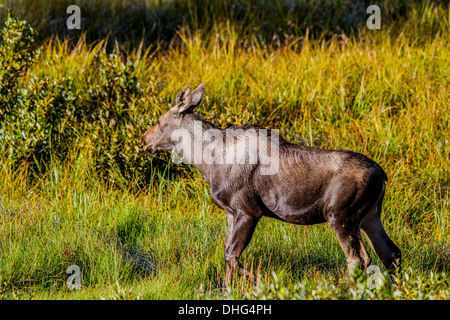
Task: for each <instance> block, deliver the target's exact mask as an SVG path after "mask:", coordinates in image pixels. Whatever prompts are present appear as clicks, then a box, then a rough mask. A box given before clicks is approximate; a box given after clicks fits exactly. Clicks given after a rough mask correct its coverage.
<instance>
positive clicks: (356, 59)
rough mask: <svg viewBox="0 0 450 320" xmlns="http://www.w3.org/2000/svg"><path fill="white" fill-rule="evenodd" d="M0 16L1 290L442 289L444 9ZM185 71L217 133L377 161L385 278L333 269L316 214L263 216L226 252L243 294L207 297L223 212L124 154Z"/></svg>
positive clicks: (14, 294) (90, 293) (219, 263)
mask: <svg viewBox="0 0 450 320" xmlns="http://www.w3.org/2000/svg"><path fill="white" fill-rule="evenodd" d="M72 4H75V5H78V6H79V7H80V9H81V29H80V30H68V29H67V26H66V20H67V18H68V17H69V15H70V14H67V13H66V9H67V7H68V6H69V5H72ZM371 4H377V5H379V7H380V8H381V29H380V30H370V29H368V28H367V26H366V21H367V19H368V17H369V15H370V14H367V13H366V9H367V7H368V6H369V5H371ZM0 23H1V34H0V154H1V155H0V177H1V178H0V298H2V299H30V298H31V299H103V298H104V299H223V298H238V299H241V298H249V299H263V298H270V299H448V298H449V296H450V289H449V282H450V281H449V280H448V278H446V275H445V274H446V273H448V272H449V266H450V243H449V223H450V219H449V211H450V210H449V209H450V200H449V178H450V171H449V168H450V166H449V154H450V145H449V139H450V131H449V111H450V110H449V105H450V94H449V93H450V81H449V75H450V54H449V53H450V50H449V49H450V47H449V46H450V6H449V3H448V1H438V0H435V1H433V0H428V1H416V0H410V1H408V0H393V1H383V2H377V3H372V2H371V1H358V0H356V1H355V0H353V1H350V0H336V1H332V0H296V1H286V0H277V1H266V0H247V1H244V0H238V1H229V0H219V1H206V0H195V1H194V0H188V1H180V0H159V1H156V0H126V1H119V0H110V1H107V0H89V1H88V0H71V1H63V0H45V1H44V0H35V1H33V0H0ZM201 81H205V83H206V97H205V98H204V100H203V102H202V104H201V106H200V107H199V108H198V112H199V113H201V114H202V115H203V116H204V117H205V118H207V119H208V120H210V121H211V122H213V123H214V124H216V125H217V126H220V127H222V128H225V127H227V126H229V125H232V124H242V123H248V122H252V123H254V124H258V125H262V126H266V127H271V128H277V129H280V132H281V133H282V135H283V136H284V137H285V138H286V139H287V140H289V141H291V142H297V143H302V144H305V145H312V146H318V147H324V148H334V149H351V150H354V151H358V152H361V153H364V154H366V155H368V156H369V157H371V158H373V159H374V160H375V161H377V162H378V163H379V164H380V165H381V166H382V167H383V168H384V169H385V171H386V172H387V174H388V177H389V183H388V187H387V192H386V197H385V202H384V212H383V222H384V224H385V227H386V228H387V230H388V233H389V234H390V236H391V237H392V239H394V241H395V242H396V243H397V244H398V246H399V247H400V248H401V249H402V251H403V261H404V264H403V269H402V271H400V272H398V273H397V275H396V276H395V277H393V278H389V277H385V278H384V281H383V282H382V283H380V284H379V285H378V286H375V288H372V286H370V285H369V284H370V281H372V280H373V279H371V278H370V275H367V274H366V273H364V272H361V273H357V274H355V275H354V276H353V277H352V278H349V279H345V278H344V277H343V274H344V272H345V265H346V263H345V257H344V254H343V253H342V250H341V249H340V247H339V244H338V242H337V240H336V237H335V235H334V233H333V231H332V230H331V228H330V227H329V226H328V225H326V224H323V225H314V226H295V225H290V224H286V223H281V222H278V221H275V220H269V219H263V220H262V221H261V222H260V224H259V225H258V227H257V229H256V232H255V235H254V236H253V239H252V242H251V243H250V245H249V247H248V248H247V249H246V251H245V252H244V255H243V258H242V260H243V263H244V264H245V265H246V266H248V267H250V268H251V269H252V270H254V272H256V273H257V274H258V276H259V278H260V282H259V284H258V286H256V287H253V288H252V287H251V286H250V284H249V283H247V282H245V281H244V280H243V279H239V278H238V280H237V281H235V283H234V284H233V285H232V286H231V287H230V288H228V289H227V290H222V288H221V283H222V277H223V272H224V262H223V238H224V234H225V225H226V222H225V215H224V213H223V212H222V211H221V210H220V209H219V208H217V207H216V206H215V205H214V204H213V203H212V201H211V199H210V197H209V190H208V186H207V185H206V183H205V182H204V181H203V180H202V178H201V176H200V175H199V174H198V172H197V171H196V170H195V169H193V168H192V167H189V166H186V165H179V166H178V165H174V164H173V163H171V161H170V155H168V154H160V155H153V156H152V155H149V154H146V153H144V152H142V151H140V150H139V147H138V146H139V143H140V136H141V134H142V133H143V132H144V131H145V130H146V129H147V128H148V127H149V126H150V125H151V124H152V123H155V120H156V119H157V117H158V116H159V115H161V114H162V113H164V112H165V111H166V110H167V109H168V108H169V106H170V103H171V102H172V100H173V98H174V96H175V95H176V93H177V92H178V90H180V89H181V88H182V87H184V86H186V85H190V86H191V87H194V86H196V85H198V84H199V83H200V82H201ZM371 255H372V258H373V264H374V265H378V266H380V268H381V270H382V271H383V270H384V267H382V264H381V262H380V260H379V259H378V258H377V257H376V256H375V255H374V254H373V252H371ZM70 265H77V266H79V267H80V269H81V272H82V287H81V289H79V290H69V288H67V286H66V281H67V279H68V277H69V274H67V273H66V270H67V268H68V267H69V266H70Z"/></svg>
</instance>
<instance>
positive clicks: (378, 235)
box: [361, 206, 402, 272]
mask: <svg viewBox="0 0 450 320" xmlns="http://www.w3.org/2000/svg"><path fill="white" fill-rule="evenodd" d="M380 209H381V208H379V207H378V206H374V207H373V208H371V209H370V211H369V212H368V213H367V215H366V216H365V217H364V219H363V220H362V222H361V231H362V233H363V234H364V236H365V237H366V239H367V241H368V242H369V244H370V246H371V247H372V249H373V251H375V253H376V254H377V255H378V256H379V257H380V259H381V261H383V264H384V266H385V267H386V268H387V269H388V271H389V272H392V271H394V270H395V268H396V267H400V262H401V255H402V254H401V251H400V249H399V248H398V247H397V246H396V245H395V244H394V242H393V241H392V240H391V239H390V238H389V236H388V235H387V233H386V231H385V230H384V228H383V225H382V223H381V218H380Z"/></svg>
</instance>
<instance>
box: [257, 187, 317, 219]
mask: <svg viewBox="0 0 450 320" xmlns="http://www.w3.org/2000/svg"><path fill="white" fill-rule="evenodd" d="M261 200H262V202H263V204H264V205H263V207H264V210H263V214H264V215H265V216H267V217H271V218H275V219H278V220H282V221H285V222H289V223H294V224H301V225H309V224H316V223H323V222H326V219H325V218H324V215H323V210H322V203H323V202H322V197H321V196H320V195H314V194H310V193H307V192H306V193H301V192H295V193H293V192H292V190H291V192H285V193H280V192H276V190H272V192H269V193H267V194H266V195H264V196H263V197H262V198H261Z"/></svg>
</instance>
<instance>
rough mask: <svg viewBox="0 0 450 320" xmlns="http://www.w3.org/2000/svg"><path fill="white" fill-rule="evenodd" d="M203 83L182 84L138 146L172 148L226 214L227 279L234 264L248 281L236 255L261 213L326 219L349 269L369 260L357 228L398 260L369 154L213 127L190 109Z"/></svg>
mask: <svg viewBox="0 0 450 320" xmlns="http://www.w3.org/2000/svg"><path fill="white" fill-rule="evenodd" d="M204 88H205V85H204V83H203V82H202V83H201V84H200V85H199V86H198V87H197V88H196V89H195V90H194V91H192V92H191V90H190V88H189V87H185V88H184V89H182V90H181V91H180V92H179V93H178V95H177V96H176V98H175V101H174V102H173V104H172V107H171V108H170V110H169V111H167V112H166V113H165V114H164V115H162V116H161V117H160V118H159V120H158V124H157V125H156V126H153V127H151V128H150V129H148V130H147V132H146V133H145V134H144V135H143V136H142V141H141V147H142V148H143V149H144V150H145V151H148V152H150V153H154V152H157V151H160V150H172V151H176V152H177V153H178V154H179V155H180V156H182V157H183V158H184V159H185V161H187V162H188V163H191V164H193V165H194V166H195V167H196V168H197V169H198V170H199V171H200V172H201V173H202V174H203V177H204V178H205V180H206V181H207V182H208V184H209V185H210V192H211V196H212V199H213V200H214V202H215V203H216V204H217V205H218V206H219V207H221V208H222V209H223V210H224V211H225V213H226V216H227V231H226V236H225V241H224V245H225V269H226V270H225V272H226V282H227V283H229V282H230V281H231V280H232V277H233V274H234V273H235V272H237V273H238V274H240V275H243V276H244V277H246V278H247V279H249V280H250V281H255V277H254V276H253V275H252V274H251V273H250V272H249V271H247V270H246V269H245V268H244V267H243V266H242V265H241V264H240V262H239V257H240V256H241V254H242V252H243V250H244V249H245V248H246V246H247V245H248V243H249V242H250V239H251V237H252V234H253V231H254V230H255V227H256V225H257V223H258V221H259V219H260V218H261V217H262V216H267V217H272V218H276V219H279V220H282V221H285V222H289V223H294V224H301V225H308V224H316V223H323V222H328V223H329V225H330V226H331V227H332V228H333V230H334V231H335V233H336V236H337V238H338V240H339V243H340V245H341V247H342V249H343V251H344V253H345V255H346V258H347V262H348V265H349V270H350V267H351V266H352V265H353V264H354V263H355V262H359V263H360V266H361V267H362V268H366V267H367V266H368V265H369V264H370V262H371V258H370V255H369V254H368V252H367V251H366V248H365V247H364V243H363V242H362V239H361V233H362V234H363V235H364V236H365V237H366V239H367V241H368V243H369V244H370V246H371V248H372V249H373V250H374V251H375V253H376V254H377V255H378V256H379V257H380V259H381V260H382V261H383V264H384V265H385V266H386V268H387V269H388V270H389V271H392V270H393V269H394V268H395V267H396V266H399V264H400V259H401V251H400V250H399V249H398V247H397V246H396V245H395V244H394V243H393V242H392V240H391V239H390V238H389V236H388V235H387V234H386V232H385V230H384V228H383V225H382V224H381V219H380V214H381V207H382V203H383V197H384V192H385V182H386V181H387V177H386V174H385V172H384V171H383V169H382V168H381V167H380V166H379V165H378V164H377V163H376V162H375V161H373V160H371V159H369V158H368V157H366V156H364V155H362V154H360V153H356V152H352V151H348V150H326V149H319V148H311V147H306V146H300V145H296V144H292V143H289V142H286V141H285V140H283V139H282V138H281V137H279V136H278V133H277V132H276V131H275V130H268V129H265V128H261V127H257V126H253V125H244V126H236V127H231V128H228V129H219V128H216V127H214V126H213V125H212V124H210V123H208V122H207V121H205V120H204V119H202V118H201V117H200V116H199V115H198V114H196V113H194V111H193V110H194V108H195V107H196V106H198V105H199V104H200V102H201V99H202V97H203V92H204Z"/></svg>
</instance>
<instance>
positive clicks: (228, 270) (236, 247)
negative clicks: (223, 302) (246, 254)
mask: <svg viewBox="0 0 450 320" xmlns="http://www.w3.org/2000/svg"><path fill="white" fill-rule="evenodd" d="M231 217H233V216H231V215H230V214H228V213H227V221H228V228H229V229H230V226H231V232H230V230H227V235H226V237H225V246H226V247H225V285H226V286H228V285H229V284H231V282H232V280H233V275H234V273H236V272H237V273H238V274H240V275H242V276H244V277H245V278H246V279H247V280H249V281H251V282H252V283H253V284H254V283H255V282H256V279H255V277H254V275H253V274H251V273H250V272H249V271H248V270H246V269H245V268H244V267H243V266H242V265H241V263H240V262H239V257H240V256H241V254H242V252H243V251H244V249H245V248H246V247H247V245H248V244H249V242H250V239H251V238H252V235H253V231H255V227H256V225H257V224H258V221H259V218H256V217H253V216H250V215H247V214H246V213H237V214H235V215H234V217H233V219H232V218H231ZM229 232H230V233H229Z"/></svg>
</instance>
